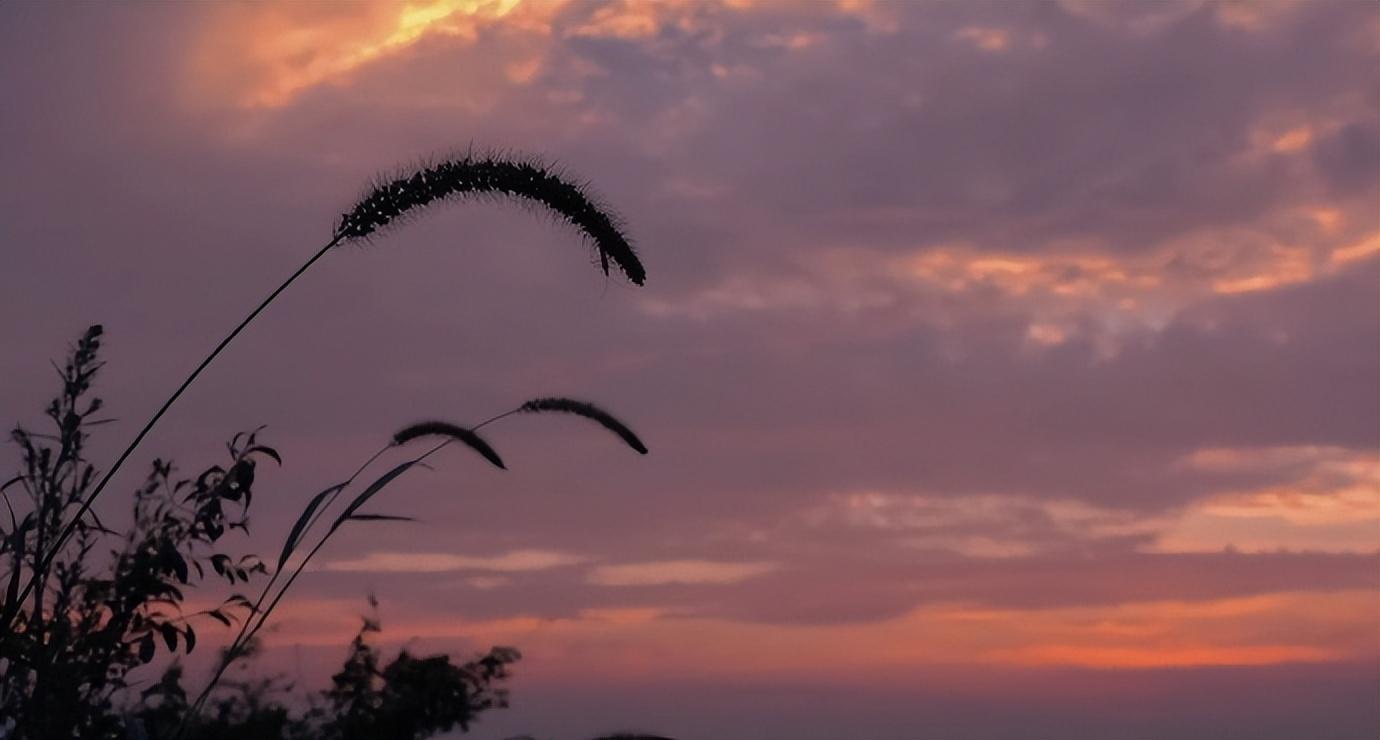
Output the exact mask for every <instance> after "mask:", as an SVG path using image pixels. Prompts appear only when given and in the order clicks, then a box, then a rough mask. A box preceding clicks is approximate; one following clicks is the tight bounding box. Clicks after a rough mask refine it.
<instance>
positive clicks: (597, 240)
mask: <svg viewBox="0 0 1380 740" xmlns="http://www.w3.org/2000/svg"><path fill="white" fill-rule="evenodd" d="M474 196H490V197H497V198H518V199H524V200H527V201H530V202H533V203H536V204H538V205H541V206H544V207H545V208H547V209H549V210H550V212H551V213H553V214H555V215H556V216H557V217H558V218H559V219H561V220H563V221H564V222H566V223H567V224H569V225H571V226H573V227H575V228H576V229H577V230H578V231H580V232H581V233H582V234H583V235H584V237H585V238H586V239H588V240H589V241H590V242H591V243H592V244H593V246H594V247H595V249H596V251H597V252H598V255H599V259H600V262H601V265H602V267H603V270H604V273H605V274H606V275H607V274H608V272H609V262H610V261H612V262H613V263H614V264H615V265H617V266H618V268H619V269H620V270H621V271H622V272H623V273H624V274H625V275H626V276H627V277H628V279H629V280H631V281H632V282H633V283H635V284H637V285H641V284H642V283H643V282H644V281H645V279H646V271H645V270H644V269H643V267H642V263H641V262H640V261H639V260H638V258H637V255H636V252H635V251H634V250H633V248H632V245H631V243H630V242H629V240H628V238H627V237H626V236H625V235H624V234H623V232H622V229H621V228H620V227H619V222H618V219H617V217H615V216H613V215H611V214H610V213H609V212H608V211H607V210H606V209H605V208H603V207H602V206H600V205H599V204H598V203H596V202H595V199H593V198H592V197H591V196H589V195H588V194H587V193H586V192H585V189H584V188H583V187H581V186H580V185H578V184H575V183H571V182H568V181H567V180H565V179H564V178H563V177H562V176H561V175H560V174H559V173H556V172H554V171H552V170H551V169H550V168H548V167H546V166H545V165H543V164H542V163H541V162H539V161H537V160H535V159H530V158H528V159H522V158H503V157H499V156H475V155H473V154H469V153H467V154H466V155H465V156H463V157H459V158H454V159H448V160H444V161H442V162H440V163H437V164H433V165H430V166H427V167H423V168H420V169H417V170H415V171H413V172H411V173H410V174H408V175H405V176H401V177H397V178H394V179H392V180H389V181H387V182H383V183H379V184H376V185H375V186H374V187H373V188H372V189H371V190H370V192H369V193H367V194H366V195H365V197H364V198H362V199H361V200H360V201H359V202H358V203H356V204H355V206H354V207H353V208H352V209H351V210H349V211H347V212H346V213H344V214H343V215H342V216H341V217H340V220H339V221H338V222H337V224H336V227H335V230H334V234H333V236H332V238H331V240H330V241H329V242H328V243H327V244H326V245H325V246H323V247H321V248H320V250H318V251H317V252H316V253H315V254H313V255H312V256H311V258H310V259H308V260H307V261H306V263H305V264H303V265H302V266H301V267H299V268H297V271H296V272H294V273H292V274H291V275H290V276H289V277H288V279H287V280H285V281H283V283H282V284H281V285H279V286H278V287H277V288H276V289H274V291H273V292H272V293H270V294H269V295H268V297H267V298H265V299H264V300H263V301H262V302H261V303H259V305H258V306H257V307H256V308H255V309H254V310H253V311H251V312H250V313H249V315H248V316H246V317H245V318H244V320H242V321H241V322H240V323H239V324H238V325H237V326H236V327H235V328H234V329H233V330H231V331H230V333H229V334H227V335H226V336H225V338H224V339H222V340H221V342H220V344H218V345H216V347H215V349H213V350H211V353H210V354H209V355H207V356H206V358H205V359H203V360H202V361H201V364H199V365H197V367H196V369H195V370H193V371H192V373H191V375H188V376H187V378H186V379H185V380H183V381H182V383H181V385H179V386H178V387H177V389H176V390H175V391H173V393H172V395H171V396H169V397H168V399H167V400H166V401H164V402H163V405H162V406H161V407H159V409H158V411H156V412H155V413H154V415H153V416H152V417H151V418H150V419H149V420H148V422H147V423H146V424H144V427H143V428H142V429H141V430H140V431H139V433H138V434H137V435H135V437H134V439H133V440H132V441H131V442H130V443H129V445H128V446H127V447H126V448H125V450H124V452H122V453H121V454H120V456H119V457H118V458H117V459H116V460H115V464H114V465H112V466H111V467H110V468H109V469H108V470H106V472H105V474H104V475H103V476H102V477H101V479H100V481H99V482H98V483H97V484H96V486H95V488H94V489H92V490H91V492H90V494H89V495H88V496H87V497H86V498H85V500H83V501H82V504H81V506H80V507H79V508H78V510H77V513H76V515H75V516H74V517H73V518H72V519H71V520H70V521H68V522H67V524H66V525H65V526H64V527H63V528H62V529H61V531H60V533H59V534H58V536H57V538H56V539H55V540H54V541H53V542H52V544H51V545H49V544H46V543H45V544H44V546H43V550H42V551H41V552H40V554H39V557H38V559H37V560H36V567H35V569H34V572H32V573H31V574H30V577H29V579H28V581H27V583H26V584H25V586H24V588H23V590H22V592H20V593H19V594H18V596H17V598H12V599H11V598H7V599H6V602H5V605H4V609H3V610H0V636H4V635H6V634H8V633H9V631H10V629H11V628H12V625H13V621H14V618H15V616H16V615H17V614H18V612H19V610H20V608H21V605H22V604H23V603H24V601H25V600H26V599H27V598H28V597H29V595H30V594H31V593H33V592H34V589H35V588H36V587H38V586H39V585H40V584H41V583H42V582H43V579H44V578H45V576H46V573H47V570H48V568H49V567H50V566H51V565H52V561H53V559H54V558H55V557H56V556H57V554H58V553H59V552H61V551H62V548H63V547H64V546H65V545H66V543H67V541H68V540H69V539H70V538H71V537H72V534H73V533H74V532H75V531H76V530H77V528H78V525H79V523H80V522H81V521H82V519H83V517H85V516H86V515H87V514H88V513H89V512H90V511H91V507H92V505H93V504H94V503H95V501H96V499H97V498H98V497H99V496H100V495H101V493H102V492H103V491H104V490H105V488H106V486H107V484H109V482H110V480H111V479H112V478H113V477H114V476H115V474H116V473H117V472H119V470H120V468H121V467H122V466H123V465H124V463H125V461H126V460H128V459H129V457H130V455H132V454H133V453H134V451H135V449H137V448H138V447H139V444H140V443H141V442H143V440H144V438H145V437H146V436H148V433H149V432H150V431H152V430H153V428H154V426H156V425H157V424H158V422H159V420H161V419H162V418H163V416H164V415H165V414H166V413H167V412H168V409H170V408H171V407H172V405H173V404H174V403H175V402H176V401H177V399H178V398H180V397H181V396H182V394H183V393H184V392H185V391H186V390H187V388H188V387H189V386H191V384H192V383H193V382H194V381H195V380H196V379H197V377H198V376H200V375H201V373H202V371H204V370H205V369H206V368H207V366H209V365H210V364H211V363H212V362H213V361H215V359H216V358H217V357H218V356H220V354H221V352H223V351H224V350H225V348H226V347H227V346H229V344H230V343H231V342H232V341H234V339H235V337H237V336H239V334H240V333H241V332H242V331H244V329H245V327H247V326H249V324H250V323H252V322H253V321H254V319H255V318H257V317H258V316H259V314H261V313H262V312H263V311H264V309H266V308H268V306H269V305H270V304H271V303H273V301H274V299H276V298H277V297H278V296H279V295H281V294H282V293H283V291H285V290H287V289H288V287H289V286H291V285H292V284H293V283H294V282H295V281H296V280H297V278H299V277H301V276H302V274H303V273H305V272H306V271H307V270H308V269H310V268H311V266H312V265H314V264H316V263H317V262H318V261H319V260H320V259H321V258H322V257H324V256H325V255H326V253H327V252H329V251H331V249H333V248H334V247H336V246H338V245H340V244H342V243H345V242H348V241H352V240H358V239H368V238H369V237H370V236H372V235H373V234H375V233H376V232H378V231H379V230H380V229H382V228H384V227H387V226H389V225H391V224H393V223H396V222H397V221H399V220H401V219H404V218H406V217H407V216H409V215H410V214H411V213H412V212H414V211H419V210H421V209H424V208H425V207H426V206H429V205H430V204H432V203H434V202H437V201H441V200H457V199H463V198H467V197H474Z"/></svg>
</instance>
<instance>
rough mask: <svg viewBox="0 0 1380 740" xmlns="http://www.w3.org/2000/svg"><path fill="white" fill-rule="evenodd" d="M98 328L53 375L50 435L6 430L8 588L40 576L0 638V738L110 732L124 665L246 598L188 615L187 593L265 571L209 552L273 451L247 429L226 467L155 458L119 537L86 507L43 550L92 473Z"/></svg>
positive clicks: (180, 639)
mask: <svg viewBox="0 0 1380 740" xmlns="http://www.w3.org/2000/svg"><path fill="white" fill-rule="evenodd" d="M101 333H102V332H101V328H100V327H99V326H95V327H92V328H91V329H89V330H87V332H86V333H85V334H84V335H83V336H82V338H81V339H80V340H79V341H78V342H77V345H76V346H75V347H74V348H73V351H72V353H71V355H70V357H69V359H68V360H67V362H66V364H65V365H64V366H63V367H62V368H61V369H60V371H59V373H60V376H61V380H62V391H61V392H60V393H59V395H58V396H57V398H55V399H53V401H52V403H50V404H49V405H48V407H47V410H46V411H47V416H48V418H49V420H50V423H51V425H52V427H53V431H52V433H45V432H39V431H31V430H28V429H25V428H23V427H17V428H15V430H14V431H13V433H12V435H11V437H12V439H13V441H14V442H15V444H16V445H17V446H18V448H19V451H20V461H21V470H20V472H19V474H18V475H16V476H15V477H13V478H11V479H10V480H9V481H8V482H7V483H5V485H4V488H5V494H6V495H5V504H6V507H7V511H8V513H9V520H10V523H9V528H8V529H7V530H5V531H4V532H3V539H0V541H2V542H3V545H0V556H3V557H5V558H6V559H7V561H8V562H7V563H6V566H7V568H8V574H7V581H8V590H9V592H10V594H11V597H12V598H17V592H18V587H17V584H18V581H19V579H20V577H21V575H20V574H22V573H24V572H26V571H27V572H31V573H35V574H36V575H37V582H38V584H39V585H38V586H37V587H36V588H35V589H34V590H33V592H32V601H31V602H27V603H29V604H30V605H29V606H28V607H27V608H25V607H23V605H22V604H21V605H19V606H20V608H17V609H14V612H15V616H14V628H13V629H11V630H10V631H8V632H6V633H5V634H4V635H3V636H0V735H3V736H7V737H14V738H57V737H111V736H119V735H121V734H122V732H123V731H122V730H121V728H120V723H119V720H118V711H117V710H118V709H119V707H117V706H116V696H117V694H118V693H119V692H121V691H122V690H123V689H125V688H126V687H127V685H128V684H127V676H128V674H129V672H130V671H131V670H133V669H134V668H136V667H138V666H141V665H143V664H146V663H148V662H150V661H151V660H153V658H154V656H155V654H156V653H157V652H158V650H159V645H163V646H165V647H166V649H167V650H168V652H176V651H178V650H179V649H180V650H182V651H185V652H191V651H192V650H193V649H194V648H195V647H196V645H197V640H198V636H197V630H196V626H195V624H194V621H213V620H214V621H218V622H221V623H223V624H226V625H228V624H230V623H231V621H232V620H233V619H234V618H235V617H236V615H240V614H244V613H245V612H246V611H247V607H248V605H249V602H248V600H247V599H245V598H244V597H243V596H241V595H239V594H232V595H231V596H230V597H229V598H227V599H225V600H224V601H223V602H222V603H221V604H220V605H219V606H216V607H214V608H210V609H205V610H201V611H197V612H192V613H186V612H184V610H183V606H184V604H185V603H186V595H187V594H186V592H187V590H188V589H189V588H195V587H196V585H197V584H199V583H200V582H201V581H202V580H203V579H204V578H206V577H207V575H208V573H211V574H214V575H215V576H218V577H220V578H224V579H225V580H226V581H228V582H229V583H230V584H241V583H245V582H248V581H249V580H251V579H252V578H253V577H254V576H255V575H256V574H261V573H263V572H264V570H265V568H264V565H263V563H261V562H260V561H259V560H258V558H256V557H254V556H252V555H245V556H233V555H230V554H227V553H224V552H221V551H220V550H219V549H218V544H219V542H220V540H221V539H222V538H223V537H224V535H225V534H226V533H227V532H228V531H229V530H234V529H243V528H244V527H245V522H246V515H247V512H248V509H249V505H250V503H251V502H252V500H253V491H254V477H255V476H254V473H255V463H256V460H258V459H263V458H269V459H273V460H275V461H276V460H278V454H277V452H275V451H274V450H273V449H271V448H269V447H267V446H264V445H262V444H260V443H259V442H258V440H257V437H256V435H255V434H254V433H252V432H251V433H247V434H239V435H236V436H235V438H234V439H232V440H231V442H230V443H229V444H228V445H227V451H228V460H227V461H226V463H225V464H224V465H223V466H222V465H213V466H211V467H209V468H207V469H206V470H204V471H202V472H201V473H200V474H199V475H197V476H195V477H193V478H179V477H178V476H176V474H175V468H174V467H173V465H172V463H170V462H165V461H161V460H155V461H154V462H153V465H152V469H151V471H150V472H149V474H148V477H147V478H146V479H145V481H144V483H143V485H141V486H140V487H139V488H138V489H137V490H136V491H135V492H134V498H133V517H132V523H131V524H130V526H129V529H128V530H127V531H126V532H125V533H124V534H123V535H121V534H119V533H116V532H114V531H112V530H110V529H108V528H106V527H105V526H104V525H103V524H101V522H100V521H99V520H97V519H96V518H95V517H94V516H93V515H88V516H86V517H84V518H82V519H81V520H79V525H78V528H77V534H76V537H75V538H74V539H73V540H72V541H70V542H69V543H66V546H64V547H63V548H61V549H60V550H59V551H58V554H57V556H56V557H54V558H44V557H43V556H42V555H41V553H43V552H44V551H45V545H46V544H47V543H49V542H52V541H53V539H54V538H55V537H56V536H57V535H58V533H59V531H60V528H61V526H62V523H63V521H64V520H65V519H66V517H67V516H68V515H69V514H70V513H71V511H72V510H73V509H75V508H77V507H78V506H79V505H80V502H81V501H82V499H83V497H84V496H86V495H87V494H88V493H89V491H90V489H91V485H92V481H93V480H94V479H95V475H96V471H95V468H94V467H93V466H92V465H91V464H90V463H88V462H87V461H86V459H85V448H86V442H87V438H88V432H87V430H88V428H89V427H91V426H93V425H98V424H100V423H101V422H102V421H103V420H102V419H99V418H93V416H94V415H95V414H97V412H99V411H100V409H101V407H102V404H101V400H100V399H99V398H96V397H93V396H91V389H92V385H91V384H92V382H93V380H94V379H95V378H96V376H97V374H98V372H99V370H100V368H101V362H100V360H99V351H100V338H101ZM16 490H22V491H24V492H25V493H26V494H27V498H28V503H29V507H28V510H27V511H25V512H24V514H23V515H22V516H16V513H15V510H14V508H13V504H12V502H11V501H10V497H9V493H10V492H12V491H16ZM103 541H107V542H111V543H112V544H114V548H113V549H112V550H111V551H110V557H109V559H108V560H107V561H106V562H104V563H101V562H98V558H99V553H97V552H96V548H97V547H98V546H99V545H100V544H101V543H102V542H103ZM13 604H15V602H14V601H11V602H9V603H8V604H7V606H10V605H13Z"/></svg>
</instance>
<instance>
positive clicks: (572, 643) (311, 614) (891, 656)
mask: <svg viewBox="0 0 1380 740" xmlns="http://www.w3.org/2000/svg"><path fill="white" fill-rule="evenodd" d="M354 608H355V605H354V604H350V605H346V606H342V604H341V603H340V602H335V601H331V602H321V603H298V604H296V605H294V606H293V607H292V610H291V612H290V614H288V615H286V616H285V617H284V624H285V629H284V630H282V632H281V633H279V634H277V635H275V636H274V637H273V638H272V641H273V642H275V643H277V644H294V643H301V644H321V645H330V644H340V642H341V641H342V640H346V639H348V638H349V635H350V634H352V630H353V629H355V628H356V627H357V626H358V625H357V620H354V619H353V618H341V617H340V616H339V615H340V614H341V613H342V611H343V612H344V613H345V614H347V615H348V614H353V613H354V612H353V611H352V609H354ZM1375 617H1376V605H1375V603H1374V594H1373V593H1371V592H1369V591H1340V592H1330V593H1328V592H1324V593H1316V592H1314V593H1307V594H1302V593H1277V594H1267V595H1263V596H1255V597H1248V598H1235V599H1220V600H1208V601H1196V602H1181V601H1166V602H1141V603H1128V604H1118V605H1112V606H1102V607H1070V608H1059V609H981V608H974V607H971V606H965V605H961V604H952V605H936V606H931V607H924V608H919V609H916V610H914V611H912V612H910V613H908V614H905V615H903V616H900V617H897V618H894V619H888V620H885V621H881V622H870V623H862V624H839V625H781V624H761V623H750V622H736V621H730V620H724V619H705V618H696V617H694V616H691V615H688V614H678V613H675V612H670V611H666V610H664V609H662V608H659V607H652V606H629V607H621V608H617V609H598V610H588V611H584V612H581V613H579V614H578V615H576V616H574V617H571V618H565V619H535V618H531V617H524V616H520V615H519V616H513V617H508V618H501V619H490V620H479V621H468V620H463V619H457V618H455V617H453V616H450V615H402V616H397V615H393V616H389V617H388V618H386V619H385V620H384V633H383V635H382V639H383V640H384V641H385V642H391V641H406V640H411V639H419V638H420V639H432V640H437V639H440V640H445V639H450V640H459V639H463V640H467V641H473V642H474V643H477V644H520V645H522V646H523V650H524V653H525V654H527V655H528V656H531V658H532V660H531V661H530V663H529V664H527V665H526V666H525V668H524V670H525V672H526V673H527V674H528V675H541V676H543V677H546V678H560V677H562V676H565V677H577V676H580V675H590V672H594V673H597V675H601V676H608V677H620V676H621V677H635V676H639V675H647V674H648V673H649V672H653V671H655V672H658V673H661V674H665V673H670V674H673V675H676V676H679V677H682V678H692V677H737V678H743V677H760V678H770V677H783V676H790V675H798V674H799V672H801V671H809V670H814V669H816V668H817V667H818V666H820V665H828V666H830V670H831V672H832V674H833V675H835V676H837V677H839V678H840V679H843V680H850V681H857V682H866V681H874V680H881V679H879V678H878V677H879V676H885V675H886V674H887V673H888V672H890V671H899V670H904V671H920V672H925V671H932V672H936V673H939V672H943V671H944V670H946V666H951V665H957V664H968V665H972V664H974V663H977V664H981V665H984V666H986V667H987V668H989V669H1001V668H1002V667H1009V668H1017V667H1029V666H1080V667H1093V668H1102V669H1133V668H1146V667H1161V668H1164V667H1188V666H1206V665H1222V666H1227V665H1264V664H1276V663H1289V662H1299V661H1329V660H1354V659H1358V658H1366V657H1371V656H1375V655H1376V654H1377V650H1376V645H1375V644H1374V639H1373V638H1374V634H1373V633H1374V620H1375Z"/></svg>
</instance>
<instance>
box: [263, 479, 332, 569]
mask: <svg viewBox="0 0 1380 740" xmlns="http://www.w3.org/2000/svg"><path fill="white" fill-rule="evenodd" d="M346 485H348V484H347V483H337V484H335V485H333V486H331V487H330V488H327V489H326V490H324V491H322V492H321V493H318V494H316V495H315V496H313V497H312V499H311V501H309V502H308V503H307V508H305V509H303V510H302V515H301V516H299V517H297V521H296V522H295V523H294V524H293V525H292V531H290V532H288V536H287V539H286V540H284V541H283V552H282V553H281V554H279V555H278V566H277V567H276V568H275V569H274V570H282V569H283V563H286V562H287V559H288V557H290V556H291V555H292V551H293V550H295V549H297V544H298V540H300V539H301V537H302V533H303V530H305V529H306V527H307V522H309V521H311V517H312V514H314V513H316V509H317V508H318V507H320V506H321V502H323V501H325V500H326V499H327V498H328V497H329V496H331V495H332V494H335V493H338V492H340V491H342V490H344V488H345V486H346Z"/></svg>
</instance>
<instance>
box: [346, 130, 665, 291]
mask: <svg viewBox="0 0 1380 740" xmlns="http://www.w3.org/2000/svg"><path fill="white" fill-rule="evenodd" d="M486 195H487V196H499V197H513V198H522V199H525V200H527V201H531V202H533V203H536V204H539V205H542V206H545V207H546V208H547V209H549V210H550V211H551V212H552V213H553V214H555V215H556V216H557V217H558V218H560V219H561V220H562V221H565V222H566V223H568V224H570V225H571V226H573V227H575V228H576V229H577V230H579V232H580V233H581V234H583V235H584V236H585V237H586V238H587V239H589V241H590V243H591V244H593V245H594V248H595V249H596V250H598V252H599V260H600V263H601V264H602V266H603V270H604V274H605V275H607V274H608V272H609V262H610V260H611V261H612V262H613V264H615V265H617V266H618V269H619V270H622V272H623V274H624V275H626V276H627V278H628V279H629V280H631V281H632V282H634V283H636V284H637V285H642V284H643V282H644V281H646V279H647V272H646V270H645V269H643V267H642V262H641V261H639V260H638V259H637V254H636V252H635V251H634V250H633V247H632V244H631V243H629V241H628V238H627V236H626V235H624V233H623V230H622V229H621V228H620V227H619V224H618V218H617V217H616V216H614V215H613V214H612V213H611V212H610V211H609V210H608V209H607V208H605V207H603V206H601V205H599V204H598V203H597V202H596V201H595V199H594V198H593V197H591V196H590V194H589V193H587V192H586V188H585V187H584V186H583V185H581V184H578V183H574V182H571V181H569V180H567V179H564V178H563V177H561V175H560V174H558V173H556V172H555V171H553V170H552V169H551V168H550V167H548V166H546V165H545V164H543V163H542V162H541V161H539V160H536V159H532V158H524V159H510V158H503V157H497V156H475V155H471V154H467V155H465V156H463V157H458V158H455V159H448V160H444V161H441V162H437V163H435V164H431V165H428V166H426V167H422V168H420V169H417V170H415V171H413V172H409V173H407V174H404V175H401V176H399V177H396V178H393V179H391V180H387V181H385V182H380V183H378V184H377V185H375V186H374V187H373V189H371V190H370V191H369V193H368V194H367V195H365V196H364V198H363V199H361V200H360V201H359V202H358V203H356V204H355V206H354V208H351V209H350V210H349V211H347V212H345V213H344V214H343V215H341V217H340V220H339V222H338V223H337V224H336V229H335V236H336V238H337V239H339V240H340V241H342V242H344V241H350V240H354V239H363V238H367V237H369V236H370V235H372V234H374V233H376V232H377V231H379V230H380V229H383V228H385V227H387V226H389V225H390V224H393V223H395V222H396V221H398V220H399V219H403V218H405V217H407V216H409V215H411V214H412V213H413V212H415V211H418V210H420V209H423V208H426V207H427V206H429V205H431V204H432V203H435V202H438V201H445V200H459V199H464V198H471V197H475V196H486Z"/></svg>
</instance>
